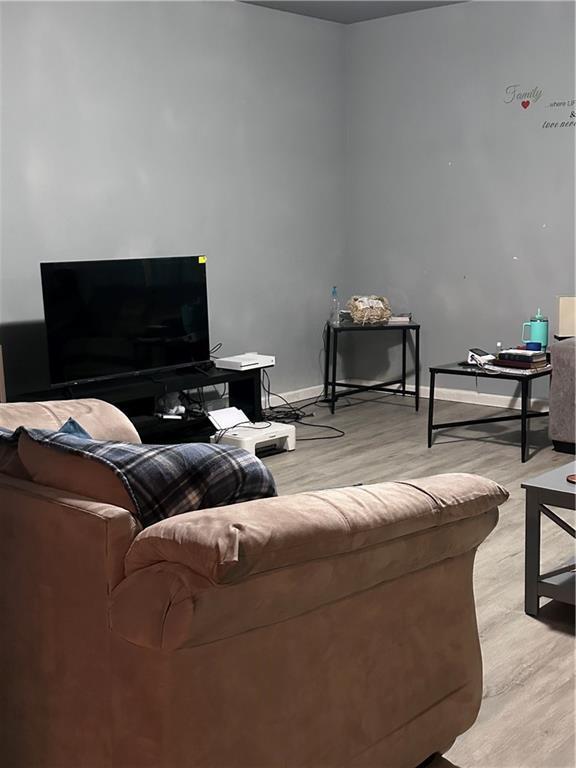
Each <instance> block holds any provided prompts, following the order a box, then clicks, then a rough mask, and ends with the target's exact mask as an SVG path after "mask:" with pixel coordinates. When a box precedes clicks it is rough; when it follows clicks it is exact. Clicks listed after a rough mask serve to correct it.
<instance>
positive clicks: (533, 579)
mask: <svg viewBox="0 0 576 768" xmlns="http://www.w3.org/2000/svg"><path fill="white" fill-rule="evenodd" d="M574 473H576V463H574V462H570V463H569V464H565V465H564V466H562V467H558V468H557V469H553V470H551V471H550V472H545V473H544V474H543V475H539V476H538V477H535V478H533V479H532V480H527V481H526V482H525V483H522V488H525V489H526V545H525V561H524V588H525V590H524V610H525V611H526V613H527V614H528V615H529V616H538V610H539V608H540V598H541V597H550V598H552V599H553V600H560V601H561V602H563V603H568V604H569V605H574V585H575V583H576V574H575V573H574V567H575V565H574V563H573V562H571V563H568V564H567V565H563V566H561V567H559V568H556V569H554V570H553V571H549V572H548V573H543V574H541V573H540V520H541V515H545V516H546V517H547V518H548V519H549V520H551V521H552V522H553V523H555V524H556V525H557V526H559V527H560V528H562V530H563V531H565V532H566V533H567V534H568V535H569V536H572V538H573V539H574V538H576V531H575V530H574V528H573V527H572V526H571V525H568V523H567V522H566V521H565V520H563V519H562V518H561V517H559V515H557V514H556V513H555V512H553V511H552V510H551V509H550V507H560V508H561V509H570V510H572V511H576V485H574V484H573V483H569V482H568V481H567V480H566V476H567V475H570V474H574Z"/></svg>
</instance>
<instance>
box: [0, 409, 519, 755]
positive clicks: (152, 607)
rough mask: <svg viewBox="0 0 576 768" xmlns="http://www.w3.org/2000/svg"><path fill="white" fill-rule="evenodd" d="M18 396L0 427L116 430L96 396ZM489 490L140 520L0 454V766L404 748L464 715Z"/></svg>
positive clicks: (119, 423) (471, 683)
mask: <svg viewBox="0 0 576 768" xmlns="http://www.w3.org/2000/svg"><path fill="white" fill-rule="evenodd" d="M47 405H50V404H47ZM24 407H25V410H26V413H25V414H24V418H23V417H22V413H17V414H16V415H15V413H14V409H13V407H12V404H9V405H3V404H0V426H4V427H5V428H6V429H8V430H14V429H16V428H17V427H19V426H21V425H24V426H28V427H36V428H39V429H50V430H56V429H58V427H60V426H61V425H62V424H63V423H64V422H65V421H66V419H67V418H68V417H69V416H72V417H73V418H76V419H77V420H78V421H79V423H80V424H82V426H84V428H85V429H86V430H87V431H88V432H89V433H90V434H92V435H94V436H96V437H97V439H98V440H120V441H125V442H130V440H129V437H128V435H129V434H130V433H131V430H132V427H131V425H126V424H125V421H127V419H126V417H125V416H123V415H122V414H120V413H119V412H118V411H116V409H114V408H113V407H112V406H109V405H106V404H102V405H101V406H99V405H97V404H94V405H93V406H89V407H91V408H92V407H93V408H94V409H97V410H98V411H99V413H100V415H101V417H102V418H101V420H100V421H99V422H98V419H97V418H96V417H95V418H94V422H98V424H96V423H93V424H89V423H86V422H84V421H83V420H82V416H81V414H82V413H84V412H85V409H86V403H85V402H84V401H77V402H72V401H71V402H70V403H68V404H67V405H66V408H67V413H66V414H61V415H60V416H59V417H58V418H55V416H54V413H53V412H52V411H50V410H45V409H44V407H43V404H29V405H25V406H24ZM95 413H96V411H94V415H95ZM42 418H44V419H45V420H44V421H42V420H41V419H42ZM107 419H108V420H109V431H107ZM95 427H96V428H95ZM96 430H98V431H96ZM126 430H127V431H126ZM132 442H138V440H133V441H132ZM41 447H43V446H41ZM506 495H507V494H506V491H505V490H504V489H503V488H501V487H500V486H498V485H497V484H496V483H492V482H491V481H489V480H486V479H484V478H478V477H475V476H472V475H462V474H456V475H444V476H435V477H432V478H423V479H420V480H415V481H412V480H410V481H405V482H399V483H385V484H379V485H375V486H364V487H360V488H347V489H344V488H342V489H337V490H333V491H322V492H318V493H312V494H298V495H296V496H293V497H292V496H286V497H282V498H268V499H260V500H255V501H251V502H243V503H240V504H237V505H235V506H234V507H230V508H228V507H220V508H218V509H205V510H201V511H197V512H194V513H190V514H185V515H184V516H182V517H181V518H180V519H178V518H170V519H167V520H164V521H162V522H160V523H157V524H156V525H153V526H151V527H150V528H148V529H145V530H144V531H142V530H141V527H140V525H139V523H138V521H137V519H136V517H135V516H134V514H132V513H131V512H130V511H129V510H127V509H125V508H123V507H120V506H116V505H114V504H107V503H103V502H100V501H95V500H92V499H88V498H86V497H85V494H82V495H80V494H77V493H76V492H73V491H66V490H64V489H61V488H55V487H48V486H46V485H44V484H41V483H36V482H31V481H29V480H25V479H18V478H13V477H8V476H7V475H6V474H2V473H0V525H1V526H2V535H0V562H1V563H2V574H3V580H4V585H5V587H6V588H4V589H1V590H0V616H2V622H3V629H4V632H3V639H2V643H0V678H1V679H2V691H3V700H2V702H3V704H4V706H3V707H2V717H0V744H1V746H2V749H1V753H2V760H1V763H2V768H27V767H28V766H34V768H56V766H57V768H79V767H80V766H86V767H90V768H136V767H138V768H286V766H298V768H320V767H321V768H342V766H346V768H374V767H375V766H378V768H415V766H417V765H419V764H421V763H422V762H423V761H424V760H425V759H426V758H427V757H428V756H430V755H431V754H433V753H442V752H443V751H445V750H446V749H447V748H448V747H449V746H450V744H451V743H452V742H453V741H454V740H455V739H457V738H458V736H459V735H460V734H462V733H463V732H464V731H466V730H467V729H468V728H470V726H472V725H473V723H474V721H475V719H476V717H477V714H478V710H479V707H480V702H481V696H482V658H481V653H480V643H479V637H478V627H477V622H476V611H475V605H474V592H473V565H474V557H475V553H476V549H477V547H478V546H479V545H480V544H481V542H482V540H483V539H484V538H485V537H486V536H487V535H488V534H489V533H490V531H491V530H492V528H493V527H494V525H495V524H496V521H497V518H498V509H497V506H498V504H500V503H502V502H503V501H504V500H505V498H506ZM504 514H505V511H504ZM200 519H203V522H204V528H205V530H203V531H202V530H201V529H202V526H198V525H195V524H194V523H195V522H198V521H199V520H200ZM180 522H183V525H181V526H180V525H177V523H180ZM140 537H141V538H140ZM178 537H180V540H178ZM138 538H140V540H139V541H138V542H137V543H136V540H137V539H138ZM129 550H130V553H129V554H128V552H129Z"/></svg>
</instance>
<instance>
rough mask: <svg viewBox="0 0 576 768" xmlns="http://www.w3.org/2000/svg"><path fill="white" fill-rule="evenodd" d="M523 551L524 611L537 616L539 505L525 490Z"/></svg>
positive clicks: (536, 498) (528, 490)
mask: <svg viewBox="0 0 576 768" xmlns="http://www.w3.org/2000/svg"><path fill="white" fill-rule="evenodd" d="M525 536H526V539H525V549H524V611H525V612H526V613H527V614H528V616H538V610H539V607H540V598H539V597H538V579H539V577H540V505H539V503H538V497H537V494H536V493H535V492H534V491H533V490H531V489H530V488H528V489H527V490H526V533H525Z"/></svg>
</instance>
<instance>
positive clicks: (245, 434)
mask: <svg viewBox="0 0 576 768" xmlns="http://www.w3.org/2000/svg"><path fill="white" fill-rule="evenodd" d="M210 442H211V443H219V444H220V445H233V446H235V447H236V448H243V449H244V450H245V451H250V453H253V454H256V450H257V449H258V448H259V449H263V448H275V449H277V450H280V451H293V450H294V449H295V448H296V427H295V426H294V424H280V423H278V422H275V421H272V422H270V421H264V422H255V423H254V424H253V425H250V424H247V425H244V426H241V427H234V428H233V429H229V430H226V431H225V432H224V433H221V432H216V434H215V435H212V437H211V438H210Z"/></svg>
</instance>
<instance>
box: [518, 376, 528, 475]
mask: <svg viewBox="0 0 576 768" xmlns="http://www.w3.org/2000/svg"><path fill="white" fill-rule="evenodd" d="M520 384H521V393H522V395H521V397H522V403H521V412H520V413H521V419H520V421H521V452H522V462H523V463H524V462H525V461H526V460H527V458H528V399H529V394H530V389H529V385H530V382H529V381H528V380H527V379H523V380H522V381H521V382H520Z"/></svg>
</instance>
